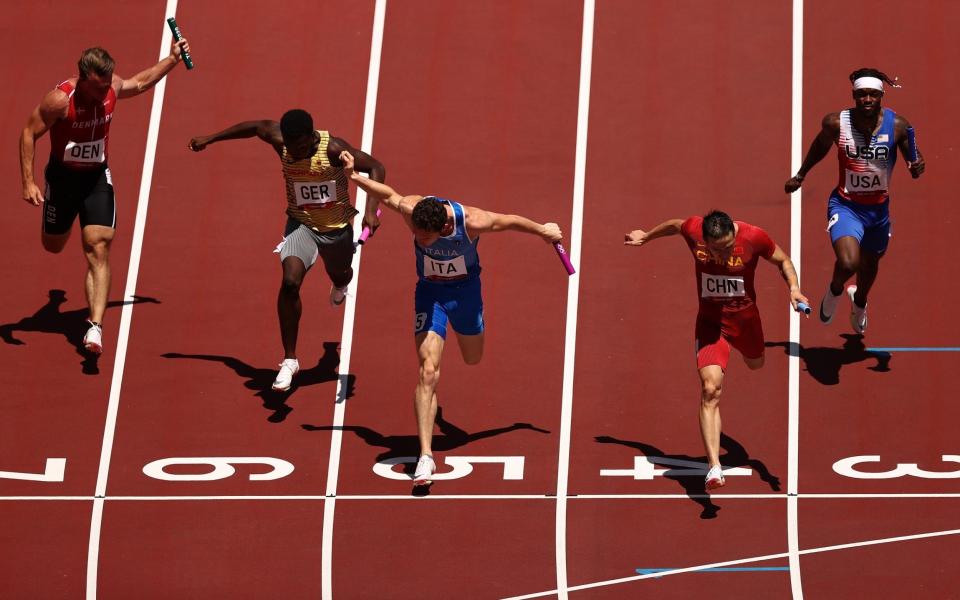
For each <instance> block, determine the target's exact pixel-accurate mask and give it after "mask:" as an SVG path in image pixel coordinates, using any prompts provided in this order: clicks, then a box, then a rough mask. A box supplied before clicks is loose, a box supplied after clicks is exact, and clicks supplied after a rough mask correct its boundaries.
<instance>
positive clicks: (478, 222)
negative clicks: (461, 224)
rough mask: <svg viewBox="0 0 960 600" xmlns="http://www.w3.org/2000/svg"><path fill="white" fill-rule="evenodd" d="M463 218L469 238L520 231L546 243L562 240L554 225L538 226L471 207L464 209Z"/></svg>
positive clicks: (522, 219)
mask: <svg viewBox="0 0 960 600" xmlns="http://www.w3.org/2000/svg"><path fill="white" fill-rule="evenodd" d="M464 210H465V211H466V215H465V218H464V221H465V225H466V227H467V235H468V236H469V237H471V238H473V237H476V236H478V235H480V234H481V233H492V232H496V231H520V232H522V233H532V234H533V235H538V236H540V237H542V238H543V239H544V241H546V242H551V243H552V242H559V241H560V240H562V239H563V232H562V231H560V226H559V225H557V224H556V223H544V224H542V225H541V224H540V223H537V222H536V221H531V220H530V219H528V218H526V217H521V216H520V215H502V214H500V213H495V212H490V211H487V210H482V209H479V208H475V207H472V206H467V207H464Z"/></svg>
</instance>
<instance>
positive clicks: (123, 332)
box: [87, 0, 177, 600]
mask: <svg viewBox="0 0 960 600" xmlns="http://www.w3.org/2000/svg"><path fill="white" fill-rule="evenodd" d="M176 12H177V0H167V8H166V12H165V14H164V20H166V19H167V18H169V17H173V16H175V15H176ZM162 27H163V34H162V35H161V38H160V59H159V60H163V58H164V57H165V56H167V55H168V54H169V53H170V41H171V39H172V37H173V34H172V33H171V32H170V29H169V28H168V27H167V24H166V23H163V25H162ZM166 89H167V78H166V77H164V78H163V79H161V80H160V81H159V82H158V83H157V85H156V86H155V87H154V89H153V104H152V105H151V107H150V125H149V128H148V130H147V147H146V150H145V151H144V155H143V171H142V172H141V176H140V196H139V198H138V199H137V215H136V219H135V224H134V229H133V240H132V242H131V247H130V266H129V267H128V270H127V284H126V287H125V288H124V292H123V300H124V302H125V303H126V304H124V305H123V308H122V309H121V312H120V328H119V332H118V336H117V352H116V355H115V357H114V361H113V379H112V381H111V382H110V400H109V402H108V404H107V417H106V423H105V424H104V428H103V445H102V446H101V447H100V467H99V469H98V471H97V486H96V491H95V492H94V500H93V514H92V515H91V518H90V541H89V545H88V547H87V599H88V600H94V599H95V598H96V597H97V566H98V564H99V561H100V529H101V526H102V524H103V497H104V496H106V493H107V475H108V474H109V471H110V457H111V455H112V454H113V439H114V436H115V434H116V429H117V412H118V410H119V409H120V389H121V386H122V384H123V370H124V366H125V365H126V360H127V343H128V342H129V338H130V322H131V321H132V319H133V302H134V300H135V298H134V294H135V293H136V291H137V276H138V275H139V273H140V254H141V251H142V250H143V234H144V230H145V229H146V224H147V207H148V205H149V203H150V186H151V184H152V182H153V164H154V161H155V159H156V154H157V137H158V136H159V133H160V114H161V112H162V111H163V95H164V91H165V90H166Z"/></svg>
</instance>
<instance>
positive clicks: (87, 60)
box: [77, 47, 116, 79]
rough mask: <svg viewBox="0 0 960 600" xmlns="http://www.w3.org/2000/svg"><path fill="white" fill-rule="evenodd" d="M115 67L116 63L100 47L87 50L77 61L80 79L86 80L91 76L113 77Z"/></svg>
mask: <svg viewBox="0 0 960 600" xmlns="http://www.w3.org/2000/svg"><path fill="white" fill-rule="evenodd" d="M115 65H116V63H115V62H114V61H113V57H112V56H110V53H109V52H107V51H106V50H104V49H103V48H100V47H93V48H87V49H86V50H84V51H83V54H81V55H80V60H78V61H77V69H79V71H80V79H86V78H87V77H89V76H90V75H91V74H95V75H99V76H100V77H108V76H110V75H113V67H114V66H115Z"/></svg>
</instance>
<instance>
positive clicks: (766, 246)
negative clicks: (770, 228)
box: [737, 221, 777, 258]
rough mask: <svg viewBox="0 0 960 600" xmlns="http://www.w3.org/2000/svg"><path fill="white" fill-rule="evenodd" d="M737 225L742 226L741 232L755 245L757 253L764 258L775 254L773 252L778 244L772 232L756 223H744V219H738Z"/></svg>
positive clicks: (744, 237)
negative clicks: (771, 234)
mask: <svg viewBox="0 0 960 600" xmlns="http://www.w3.org/2000/svg"><path fill="white" fill-rule="evenodd" d="M737 225H738V226H739V227H740V234H741V236H743V239H745V240H746V241H748V242H749V243H750V245H751V246H753V248H754V250H755V251H756V253H757V254H759V255H760V256H762V257H764V258H770V257H771V256H773V253H774V252H775V251H776V249H777V244H776V243H775V242H774V241H773V238H771V237H770V234H768V233H767V232H766V231H764V230H763V229H761V228H760V227H757V226H756V225H751V224H750V223H744V222H743V221H737Z"/></svg>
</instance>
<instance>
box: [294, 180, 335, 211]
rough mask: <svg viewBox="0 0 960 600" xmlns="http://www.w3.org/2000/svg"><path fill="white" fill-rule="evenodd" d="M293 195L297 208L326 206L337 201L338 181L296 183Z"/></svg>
mask: <svg viewBox="0 0 960 600" xmlns="http://www.w3.org/2000/svg"><path fill="white" fill-rule="evenodd" d="M293 194H294V196H296V198H297V206H309V205H314V206H324V205H325V204H327V203H329V202H333V201H335V200H336V199H337V182H336V181H332V180H331V181H294V182H293Z"/></svg>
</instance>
